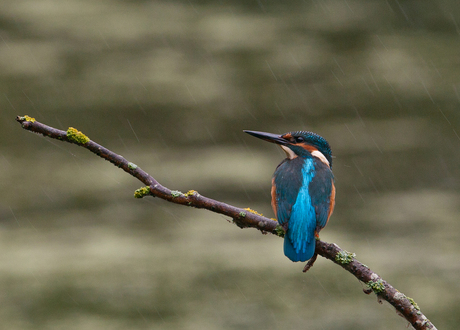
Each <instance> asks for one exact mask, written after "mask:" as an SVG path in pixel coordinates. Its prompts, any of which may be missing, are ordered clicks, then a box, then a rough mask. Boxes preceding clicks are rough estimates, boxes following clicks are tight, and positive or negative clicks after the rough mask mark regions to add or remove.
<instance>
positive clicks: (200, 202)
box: [16, 116, 436, 330]
mask: <svg viewBox="0 0 460 330" xmlns="http://www.w3.org/2000/svg"><path fill="white" fill-rule="evenodd" d="M16 121H18V122H19V123H20V124H21V125H22V128H24V129H25V130H28V131H31V132H34V133H38V134H42V135H43V136H46V137H49V138H52V139H57V140H61V141H65V142H69V143H73V144H77V145H79V146H81V147H83V148H86V149H88V150H89V151H91V152H93V153H95V154H96V155H98V156H99V157H102V158H104V159H105V160H107V161H109V162H111V163H112V164H113V165H115V166H117V167H119V168H121V169H122V170H124V171H125V172H127V173H129V174H130V175H132V176H134V177H135V178H137V179H138V180H139V181H141V182H142V183H144V184H145V185H146V186H147V187H145V188H141V189H138V190H137V191H136V193H135V197H138V198H141V197H143V196H146V195H150V196H153V197H159V198H161V199H164V200H167V201H169V202H173V203H176V204H181V205H185V206H192V207H195V208H202V209H207V210H209V211H212V212H216V213H220V214H223V215H226V216H229V217H230V218H232V219H233V222H234V223H235V224H236V225H237V226H238V227H240V228H249V227H251V228H256V229H258V230H260V231H261V232H262V233H264V234H265V233H272V234H275V235H277V236H283V234H284V232H283V230H282V229H281V228H280V227H279V226H278V223H277V222H276V221H274V220H272V219H269V218H266V217H264V216H261V215H259V214H257V213H256V212H254V211H252V210H250V209H242V208H238V207H235V206H232V205H229V204H226V203H223V202H220V201H216V200H214V199H211V198H208V197H205V196H202V195H200V194H199V193H197V192H196V191H193V190H191V191H189V192H187V193H185V194H184V193H181V192H179V191H174V190H170V189H168V188H166V187H164V186H162V185H161V184H160V183H158V181H157V180H155V179H154V178H153V177H152V176H151V175H150V174H148V173H147V172H145V171H143V170H142V169H141V168H140V167H139V166H137V165H136V164H134V163H131V162H129V161H128V160H126V159H125V158H123V157H122V156H120V155H118V154H116V153H114V152H112V151H110V150H109V149H107V148H105V147H103V146H101V145H99V144H97V143H96V142H94V141H91V140H90V139H89V138H88V137H87V136H86V135H84V134H83V133H81V132H79V131H78V130H76V129H74V128H72V127H70V128H69V129H68V130H67V131H61V130H58V129H56V128H53V127H50V126H47V125H44V124H42V123H39V122H38V121H36V120H35V119H34V118H32V117H29V116H18V117H16ZM316 254H318V255H320V256H322V257H324V258H326V259H329V260H331V261H332V262H334V263H335V264H337V265H339V266H341V267H342V268H343V269H345V270H347V271H348V272H350V273H351V274H353V275H354V276H355V277H356V278H357V279H358V280H360V281H362V282H364V283H365V284H366V285H367V287H368V289H367V290H364V292H365V293H366V294H370V293H372V292H374V293H375V294H376V295H377V297H378V298H379V302H381V301H382V300H386V301H387V302H389V303H390V304H391V305H392V306H393V307H394V308H395V309H396V312H397V313H398V314H399V315H401V316H403V317H404V318H405V319H406V320H407V321H408V322H410V324H412V326H413V327H414V328H415V329H417V330H425V329H436V327H435V326H434V325H433V324H432V323H431V322H430V321H429V320H428V319H427V318H426V316H425V315H423V313H422V312H421V311H420V308H419V307H418V305H417V304H416V303H415V301H414V300H413V299H412V298H409V297H407V296H406V295H404V294H403V293H401V292H399V291H398V290H396V289H395V288H394V287H393V286H392V285H391V284H389V283H388V282H386V281H385V280H383V279H382V278H381V277H380V276H379V275H377V274H376V273H374V272H373V271H372V270H371V269H370V268H369V267H367V266H366V265H364V264H362V263H361V262H359V261H358V260H356V259H355V254H354V253H350V252H347V251H345V250H342V249H341V248H340V247H339V246H337V245H336V244H334V243H326V242H323V241H320V240H317V241H316ZM315 256H316V255H315ZM313 262H314V260H312V262H309V263H308V264H307V265H306V266H305V268H304V271H307V270H308V269H309V268H310V267H311V266H312V265H313Z"/></svg>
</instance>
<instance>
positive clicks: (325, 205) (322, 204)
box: [309, 161, 335, 229]
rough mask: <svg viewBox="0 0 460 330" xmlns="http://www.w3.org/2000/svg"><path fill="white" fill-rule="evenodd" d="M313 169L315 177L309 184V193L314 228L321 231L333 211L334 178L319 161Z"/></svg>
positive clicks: (327, 168)
mask: <svg viewBox="0 0 460 330" xmlns="http://www.w3.org/2000/svg"><path fill="white" fill-rule="evenodd" d="M315 168H316V171H315V176H314V177H313V180H312V181H311V182H310V185H309V191H310V196H311V201H312V205H313V207H314V208H315V212H316V226H317V227H319V229H322V228H324V227H325V226H326V224H327V221H328V220H329V217H330V216H331V214H332V211H333V209H334V203H335V186H334V176H333V174H332V171H331V170H330V169H329V167H328V166H327V165H325V164H323V163H321V162H320V161H318V162H317V164H316V166H315Z"/></svg>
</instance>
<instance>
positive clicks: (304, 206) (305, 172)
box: [284, 158, 316, 261]
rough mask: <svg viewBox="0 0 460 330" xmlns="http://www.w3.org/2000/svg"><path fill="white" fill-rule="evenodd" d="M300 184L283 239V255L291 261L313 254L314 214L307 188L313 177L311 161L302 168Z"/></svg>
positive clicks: (303, 259) (304, 259)
mask: <svg viewBox="0 0 460 330" xmlns="http://www.w3.org/2000/svg"><path fill="white" fill-rule="evenodd" d="M301 173H302V174H301V175H302V184H301V186H300V189H299V191H298V194H297V198H296V200H295V202H294V205H293V206H292V209H291V215H290V218H289V227H288V228H289V230H288V231H287V232H286V236H287V237H285V239H284V254H285V255H286V256H287V257H288V258H289V259H291V260H292V261H306V260H308V259H310V258H311V257H313V254H314V253H315V245H316V240H315V236H314V232H315V228H316V214H315V209H314V207H313V205H312V201H311V197H310V192H309V186H310V183H311V182H312V180H313V177H314V176H315V169H314V167H313V159H312V158H309V159H306V160H305V163H304V165H303V167H302V172H301Z"/></svg>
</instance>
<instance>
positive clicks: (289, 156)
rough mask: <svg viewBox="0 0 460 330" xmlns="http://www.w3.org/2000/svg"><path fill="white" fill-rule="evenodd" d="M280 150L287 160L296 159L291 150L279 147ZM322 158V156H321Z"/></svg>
mask: <svg viewBox="0 0 460 330" xmlns="http://www.w3.org/2000/svg"><path fill="white" fill-rule="evenodd" d="M280 147H281V149H283V151H284V152H285V153H286V156H287V158H289V159H294V158H296V157H297V155H296V154H295V153H294V151H292V150H291V149H289V148H288V147H285V146H282V145H280ZM323 157H324V156H323Z"/></svg>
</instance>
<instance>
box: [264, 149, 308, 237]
mask: <svg viewBox="0 0 460 330" xmlns="http://www.w3.org/2000/svg"><path fill="white" fill-rule="evenodd" d="M302 165H303V161H302V160H301V158H300V157H298V158H294V159H292V160H288V159H285V160H284V161H283V162H282V163H281V164H279V165H278V167H277V168H276V170H275V174H274V175H273V180H272V207H273V211H274V212H275V215H276V218H277V219H278V222H279V224H280V225H282V226H283V227H284V229H285V230H287V226H288V221H289V218H290V216H291V210H292V207H293V205H294V204H295V202H296V200H297V195H298V192H299V190H300V187H301V186H302V177H301V170H302Z"/></svg>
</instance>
